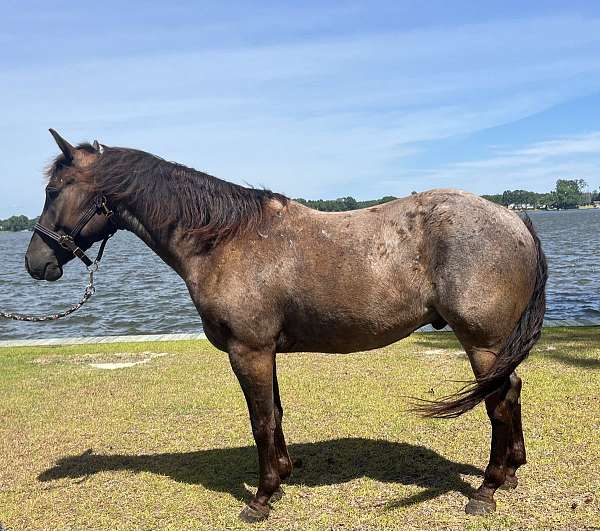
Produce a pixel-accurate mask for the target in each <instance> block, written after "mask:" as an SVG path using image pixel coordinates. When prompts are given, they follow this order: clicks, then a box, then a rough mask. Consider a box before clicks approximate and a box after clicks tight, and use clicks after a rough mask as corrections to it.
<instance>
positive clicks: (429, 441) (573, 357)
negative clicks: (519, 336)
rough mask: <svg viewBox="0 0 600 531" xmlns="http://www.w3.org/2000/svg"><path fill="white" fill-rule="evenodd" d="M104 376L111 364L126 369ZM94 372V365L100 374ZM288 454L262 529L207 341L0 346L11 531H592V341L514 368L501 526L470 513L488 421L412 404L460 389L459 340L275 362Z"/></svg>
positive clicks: (465, 370)
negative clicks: (280, 492)
mask: <svg viewBox="0 0 600 531" xmlns="http://www.w3.org/2000/svg"><path fill="white" fill-rule="evenodd" d="M136 361H145V363H141V364H137V365H134V366H122V367H121V368H116V369H113V370H108V369H106V368H102V367H105V366H104V365H102V364H104V363H125V364H127V363H131V362H136ZM98 364H100V365H99V366H98ZM278 367H279V382H280V387H281V392H282V400H283V403H284V408H285V418H284V430H285V432H286V436H287V439H288V444H289V449H290V454H291V455H292V457H293V458H295V459H300V460H301V461H302V466H301V467H300V466H299V467H297V468H296V470H295V471H294V474H293V476H292V478H291V479H290V481H289V482H288V484H287V485H286V486H285V491H286V496H285V497H284V498H283V500H282V501H280V502H278V503H277V504H276V505H274V509H273V511H272V512H271V517H270V518H269V520H268V521H266V522H264V523H261V524H258V525H254V526H247V525H244V524H242V523H241V522H240V521H238V519H237V515H238V512H239V511H240V509H241V508H242V506H243V504H244V502H245V501H246V500H248V498H249V496H250V492H251V491H253V490H254V489H255V487H256V478H257V464H256V452H255V449H254V446H253V441H252V437H251V433H250V428H249V422H248V417H247V412H246V406H245V402H244V399H243V396H242V393H241V391H240V389H239V387H238V384H237V381H236V380H235V377H234V375H233V373H232V371H231V369H230V367H229V363H228V360H227V356H226V355H225V354H223V353H221V352H219V351H217V350H215V349H214V348H213V347H211V346H210V344H209V343H208V342H206V341H181V342H172V343H131V344H125V343H123V344H110V345H106V344H104V345H85V346H69V347H46V348H43V347H39V348H5V349H0V522H3V523H4V525H5V526H6V528H7V529H14V530H16V529H52V530H56V529H78V530H80V529H88V528H94V529H111V530H112V529H224V528H227V529H238V528H250V529H252V528H253V529H259V530H260V529H277V530H283V529H302V530H304V529H336V530H342V529H505V528H506V529H508V528H511V529H512V528H518V529H523V528H532V529H548V528H552V529H594V528H596V529H597V528H600V457H599V456H600V437H599V431H600V427H599V423H600V328H598V327H595V328H571V329H546V330H545V333H544V335H543V339H542V341H541V342H540V344H539V345H538V347H537V348H536V350H535V352H534V353H532V355H531V357H530V358H529V359H528V360H527V361H526V362H525V363H524V364H523V365H522V367H521V369H520V374H521V376H522V378H523V380H524V388H523V415H524V428H525V438H526V443H527V450H528V461H529V462H528V464H527V465H525V466H524V467H523V468H522V469H521V470H520V485H519V487H518V489H517V490H516V491H498V493H497V495H496V498H497V502H498V510H497V512H496V513H494V514H493V515H489V516H485V517H473V516H467V515H465V514H464V511H463V506H464V504H465V502H466V496H468V495H469V493H471V492H472V491H473V489H474V488H476V487H477V486H478V485H479V483H480V481H481V475H482V469H483V468H484V467H485V465H486V463H487V458H488V451H489V450H488V449H489V431H490V429H489V423H488V420H487V417H486V416H485V412H484V409H483V407H481V406H479V407H478V408H477V409H476V410H475V411H473V412H471V413H469V414H466V415H464V416H463V417H461V418H459V419H455V420H431V419H421V418H419V417H417V416H415V415H414V414H413V413H410V412H408V411H406V409H407V408H408V406H409V399H408V398H407V397H408V396H419V397H424V398H431V397H437V396H442V395H443V394H445V393H447V392H448V391H450V390H451V389H455V388H456V386H457V384H454V383H452V380H464V379H465V378H470V377H471V373H470V370H469V367H468V362H467V360H466V358H465V356H464V355H463V354H462V352H461V351H460V349H459V346H458V344H457V343H456V342H455V340H454V338H453V336H452V335H451V334H446V333H434V334H415V335H413V336H411V337H410V338H408V339H406V340H404V341H401V342H399V343H397V344H394V345H391V346H389V347H387V348H383V349H379V350H377V351H371V352H361V353H357V354H345V355H331V354H327V355H325V354H289V355H280V356H279V358H278Z"/></svg>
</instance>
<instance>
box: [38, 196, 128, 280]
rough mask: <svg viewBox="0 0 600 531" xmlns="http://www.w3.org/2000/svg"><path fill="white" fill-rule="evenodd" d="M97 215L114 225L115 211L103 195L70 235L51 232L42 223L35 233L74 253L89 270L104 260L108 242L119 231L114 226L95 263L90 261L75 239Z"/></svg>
mask: <svg viewBox="0 0 600 531" xmlns="http://www.w3.org/2000/svg"><path fill="white" fill-rule="evenodd" d="M96 214H100V215H103V216H105V217H106V218H107V219H108V221H109V223H111V224H112V219H111V218H112V215H113V211H112V210H110V208H109V207H108V204H107V202H106V197H104V196H103V195H97V196H96V197H95V198H94V201H93V202H92V204H91V205H90V206H89V207H88V209H87V210H86V211H85V212H84V213H83V214H82V215H81V218H79V221H78V222H77V224H76V225H75V227H73V229H72V230H71V232H70V233H69V234H64V233H61V232H56V231H53V230H50V229H48V228H46V227H44V226H43V225H41V224H40V223H36V224H35V226H34V227H33V230H34V231H35V232H38V233H40V234H42V235H43V236H46V237H47V238H50V239H51V240H54V241H55V242H56V243H58V245H60V246H61V247H62V248H63V249H66V250H67V251H69V252H71V253H73V255H74V256H76V257H77V258H79V259H80V260H81V261H82V262H83V263H84V264H85V266H86V267H87V268H88V269H89V268H90V267H91V266H92V265H93V264H94V263H97V262H99V261H100V259H101V258H102V255H103V254H104V248H105V247H106V242H108V239H109V238H110V237H111V236H112V235H113V234H114V233H115V232H116V231H117V227H116V226H115V225H114V224H112V227H111V230H110V232H109V233H108V234H107V235H106V236H105V237H104V239H103V240H102V243H101V244H100V249H99V250H98V256H96V260H95V261H92V260H90V258H89V257H88V256H87V255H86V254H85V252H84V251H83V249H81V248H80V247H79V246H78V245H77V244H76V243H75V238H76V237H77V236H78V235H79V233H80V232H81V231H82V230H83V228H84V227H85V226H86V225H87V224H88V223H89V222H90V220H91V219H92V218H93V217H94V216H95V215H96Z"/></svg>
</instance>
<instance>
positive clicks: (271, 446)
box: [229, 345, 280, 522]
mask: <svg viewBox="0 0 600 531" xmlns="http://www.w3.org/2000/svg"><path fill="white" fill-rule="evenodd" d="M229 360H230V362H231V367H232V368H233V371H234V372H235V375H236V376H237V378H238V380H239V382H240V385H241V387H242V391H243V392H244V396H245V398H246V402H247V404H248V411H249V412H250V423H251V425H252V434H253V435H254V440H255V441H256V446H257V448H258V465H259V469H260V474H259V481H258V490H257V492H256V495H255V496H254V498H253V499H252V501H251V502H250V503H249V504H248V505H247V506H246V507H245V508H244V509H243V510H242V512H241V513H240V517H241V518H242V520H244V521H245V522H257V521H259V520H263V519H265V518H267V516H268V515H269V511H270V507H269V500H270V498H271V496H272V495H273V493H274V492H276V491H277V489H278V488H279V485H280V478H279V463H278V454H277V450H276V447H275V428H276V424H277V423H276V414H275V402H274V396H273V369H274V361H275V353H274V349H272V350H254V349H249V348H246V347H245V346H243V345H236V346H234V347H233V348H230V351H229Z"/></svg>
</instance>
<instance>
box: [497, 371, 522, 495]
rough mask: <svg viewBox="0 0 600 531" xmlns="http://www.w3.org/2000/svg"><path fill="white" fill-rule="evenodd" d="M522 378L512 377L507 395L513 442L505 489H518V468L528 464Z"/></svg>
mask: <svg viewBox="0 0 600 531" xmlns="http://www.w3.org/2000/svg"><path fill="white" fill-rule="evenodd" d="M521 387H522V381H521V378H519V377H518V376H517V373H516V372H513V373H512V374H511V375H510V389H509V391H508V392H507V393H506V400H507V402H508V403H509V405H510V406H512V427H513V433H512V442H511V446H510V449H509V452H508V459H507V463H506V465H507V466H506V480H505V482H504V485H502V487H503V488H506V489H514V488H516V487H517V484H518V479H517V476H516V471H517V468H519V467H520V466H521V465H524V464H525V463H526V455H525V439H524V437H523V424H522V422H521Z"/></svg>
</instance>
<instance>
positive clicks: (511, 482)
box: [500, 476, 519, 490]
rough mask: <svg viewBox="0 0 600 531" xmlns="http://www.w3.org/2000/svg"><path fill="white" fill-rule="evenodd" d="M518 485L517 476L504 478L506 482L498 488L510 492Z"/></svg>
mask: <svg viewBox="0 0 600 531" xmlns="http://www.w3.org/2000/svg"><path fill="white" fill-rule="evenodd" d="M518 484H519V478H517V476H506V480H505V481H504V483H503V484H502V485H501V486H500V488H501V489H503V490H512V489H516V488H517V485H518Z"/></svg>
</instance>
